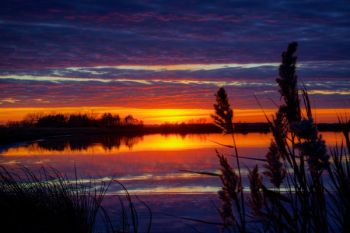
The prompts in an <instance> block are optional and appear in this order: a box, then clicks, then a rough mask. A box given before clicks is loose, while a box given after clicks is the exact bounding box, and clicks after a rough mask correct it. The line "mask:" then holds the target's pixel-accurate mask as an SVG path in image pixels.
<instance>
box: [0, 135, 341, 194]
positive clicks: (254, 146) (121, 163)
mask: <svg viewBox="0 0 350 233" xmlns="http://www.w3.org/2000/svg"><path fill="white" fill-rule="evenodd" d="M323 137H324V138H325V140H326V141H327V145H328V146H331V145H334V144H335V143H336V142H338V143H339V142H340V141H341V137H340V135H339V133H323ZM231 140H232V139H231V137H230V136H228V135H226V136H225V135H222V134H207V135H204V134H203V135H186V136H183V135H182V136H181V135H160V134H156V135H145V136H143V137H110V136H103V137H80V138H70V137H66V138H60V139H58V138H57V139H50V140H45V141H38V142H35V143H32V144H28V145H21V146H18V147H13V148H10V149H7V150H6V151H3V152H2V153H1V154H0V155H1V156H0V164H1V165H5V166H13V165H14V164H20V165H24V166H26V167H31V168H35V167H40V166H43V165H44V166H49V167H54V168H56V169H58V170H59V171H61V172H63V173H65V174H67V175H68V176H72V177H74V175H75V170H74V168H75V167H76V168H77V170H78V172H79V174H81V175H82V178H87V179H100V178H103V179H110V178H111V177H115V178H117V179H119V180H120V181H122V182H123V184H125V185H126V186H127V187H128V189H129V191H131V192H136V193H149V192H151V193H155V192H157V193H158V192H163V193H188V192H189V193H203V192H210V193H214V192H215V191H217V190H218V189H219V187H220V182H219V180H218V179H216V178H212V177H208V176H201V175H195V174H188V173H186V172H183V170H192V171H211V172H216V171H217V169H218V167H219V163H218V159H217V157H216V155H215V149H218V150H220V152H222V153H224V154H226V155H230V154H232V151H231V150H230V149H229V148H223V147H222V146H220V145H218V144H216V143H215V142H220V143H222V144H230V143H232V142H231ZM270 140H271V135H270V134H260V133H249V134H237V135H236V141H237V146H238V149H239V153H240V155H241V156H242V157H245V156H246V157H256V158H262V157H263V156H264V155H265V154H266V152H267V149H268V146H269V143H270ZM229 158H231V157H230V156H229ZM241 161H242V173H243V174H244V175H245V174H246V173H247V172H248V169H251V168H252V167H253V166H255V164H256V163H257V161H254V160H248V159H242V160H241ZM261 167H262V166H261ZM244 177H245V178H244V180H243V183H244V184H247V181H246V176H244ZM116 191H118V187H117V186H115V187H114V186H112V187H111V189H110V192H111V193H113V192H116Z"/></svg>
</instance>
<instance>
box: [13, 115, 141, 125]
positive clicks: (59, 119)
mask: <svg viewBox="0 0 350 233" xmlns="http://www.w3.org/2000/svg"><path fill="white" fill-rule="evenodd" d="M8 126H10V127H11V126H12V127H16V126H17V127H23V126H25V127H108V128H111V127H120V126H143V121H142V120H138V119H136V118H135V117H133V116H132V115H127V116H125V117H121V116H119V115H118V114H112V113H109V112H107V113H103V114H102V115H101V116H96V115H94V114H86V113H84V114H82V113H77V114H63V113H57V114H35V113H33V114H28V115H27V116H26V117H25V118H24V119H23V120H22V121H19V122H9V123H8Z"/></svg>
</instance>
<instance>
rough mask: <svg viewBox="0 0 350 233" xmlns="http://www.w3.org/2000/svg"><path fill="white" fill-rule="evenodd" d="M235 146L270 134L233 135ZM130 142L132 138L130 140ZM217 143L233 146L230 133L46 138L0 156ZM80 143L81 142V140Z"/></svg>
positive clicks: (262, 142) (252, 144)
mask: <svg viewBox="0 0 350 233" xmlns="http://www.w3.org/2000/svg"><path fill="white" fill-rule="evenodd" d="M235 138H236V141H237V146H238V147H240V148H247V147H249V148H256V147H267V146H268V144H269V142H270V136H269V134H261V133H250V134H236V135H235ZM130 141H133V142H132V143H131V142H130ZM217 143H221V144H226V145H232V137H231V135H223V134H206V135H204V134H202V135H201V134H197V135H186V136H183V135H175V134H171V135H160V134H154V135H146V136H143V137H142V138H138V139H137V138H128V140H119V141H118V144H113V142H110V141H109V144H108V145H106V144H104V143H99V142H96V143H90V144H87V145H85V146H81V145H80V146H73V145H71V144H69V142H60V144H59V145H58V143H57V142H55V141H52V142H51V143H50V141H47V143H46V142H45V143H43V144H41V143H40V142H36V143H33V144H30V145H24V146H19V147H14V148H9V149H8V150H6V151H5V152H3V153H2V155H3V156H26V155H29V156H30V155H62V154H80V155H84V154H110V153H120V152H124V153H125V152H146V151H155V152H156V151H159V152H161V151H183V150H191V149H205V148H220V147H222V146H220V145H219V144H217ZM82 144H84V143H83V142H82Z"/></svg>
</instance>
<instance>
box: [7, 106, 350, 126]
mask: <svg viewBox="0 0 350 233" xmlns="http://www.w3.org/2000/svg"><path fill="white" fill-rule="evenodd" d="M105 112H110V113H113V114H119V115H120V116H122V117H125V116H126V115H128V114H130V113H131V114H132V115H133V116H134V117H136V118H138V119H142V120H143V121H144V123H145V124H162V123H167V122H168V123H182V122H185V123H188V122H198V121H201V122H207V123H209V122H212V119H211V118H210V115H211V114H213V113H214V112H213V110H212V109H167V108H165V109H157V108H155V109H140V108H123V107H57V108H2V109H1V111H0V123H1V124H6V123H8V122H11V121H19V120H22V119H25V117H26V116H27V115H28V114H33V113H34V114H39V115H40V114H53V113H63V114H72V113H87V114H92V115H94V116H100V115H101V114H103V113H105ZM275 112H276V109H263V110H262V109H235V110H234V122H266V118H265V115H264V113H265V114H267V116H272V115H274V114H275ZM314 115H315V119H316V120H317V122H320V123H321V122H322V123H327V122H328V123H329V122H336V121H337V119H338V118H337V117H338V116H349V115H350V109H348V108H343V109H316V110H314Z"/></svg>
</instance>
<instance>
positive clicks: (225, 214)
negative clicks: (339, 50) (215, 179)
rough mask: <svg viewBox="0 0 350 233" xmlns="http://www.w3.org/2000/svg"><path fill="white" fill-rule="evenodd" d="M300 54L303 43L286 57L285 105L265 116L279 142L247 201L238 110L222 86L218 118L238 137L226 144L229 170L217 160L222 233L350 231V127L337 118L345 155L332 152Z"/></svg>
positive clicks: (282, 71) (254, 176)
mask: <svg viewBox="0 0 350 233" xmlns="http://www.w3.org/2000/svg"><path fill="white" fill-rule="evenodd" d="M296 51H297V43H296V42H293V43H291V44H289V46H288V48H287V50H286V51H285V52H283V53H282V63H281V65H280V67H279V78H277V79H276V82H277V84H278V86H279V93H280V95H281V99H282V100H283V103H282V104H281V105H280V107H279V109H278V111H277V112H276V115H275V116H273V117H268V116H266V119H267V122H268V124H269V127H270V132H271V133H272V136H273V139H272V141H271V143H270V147H269V148H268V152H267V154H266V157H265V160H264V165H263V168H264V170H263V171H262V172H261V171H260V169H259V167H258V166H256V167H255V168H254V169H252V170H251V171H250V172H249V175H248V180H249V182H250V194H249V196H248V195H243V192H242V182H241V181H242V175H241V173H240V169H241V165H240V160H241V159H242V158H244V156H242V155H238V149H237V147H236V142H235V139H234V134H235V130H234V124H233V122H232V118H233V110H232V109H231V107H230V104H229V101H228V98H227V94H226V91H225V89H224V88H220V89H219V90H218V92H217V94H216V104H215V105H214V109H215V115H214V116H213V118H214V121H215V123H216V124H217V125H218V126H219V127H220V128H221V129H222V130H223V133H225V134H229V135H231V136H232V139H233V142H232V145H226V147H229V148H232V149H233V157H234V158H235V159H234V160H233V164H232V165H230V164H228V162H227V159H226V158H225V157H224V156H223V155H219V161H220V167H221V169H220V171H221V172H220V174H218V176H219V177H220V180H221V182H222V189H221V190H220V191H219V199H220V200H221V203H222V208H221V211H220V216H221V218H222V224H221V226H222V231H224V232H239V233H246V232H276V233H299V232H303V233H328V232H344V233H345V232H349V229H350V225H349V223H350V217H349V216H350V198H349V197H350V176H349V175H350V162H349V153H350V140H349V126H350V122H349V121H346V120H342V119H340V120H339V124H340V125H341V127H342V132H343V135H344V138H345V142H346V146H347V150H346V149H345V148H344V146H343V144H342V145H341V146H338V147H335V148H331V149H330V150H327V147H326V142H325V141H324V140H323V138H322V135H321V134H320V133H319V131H318V129H317V125H316V123H315V121H314V118H313V115H312V108H311V104H310V99H309V96H308V93H307V90H306V89H303V90H299V89H298V77H297V75H296V62H297V57H296V56H295V52H296ZM302 109H304V110H305V111H302ZM303 112H305V114H303ZM250 159H253V158H250ZM256 160H257V161H261V159H259V158H256ZM237 170H238V172H235V171H237ZM264 178H267V180H268V181H266V179H265V180H264ZM325 180H327V182H325ZM246 204H247V205H248V208H245V206H246Z"/></svg>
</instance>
